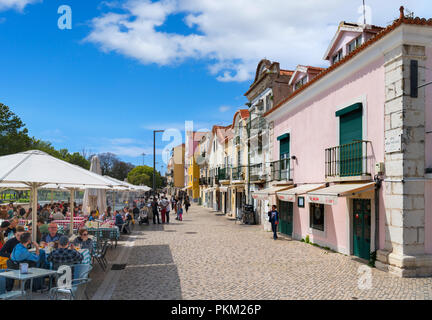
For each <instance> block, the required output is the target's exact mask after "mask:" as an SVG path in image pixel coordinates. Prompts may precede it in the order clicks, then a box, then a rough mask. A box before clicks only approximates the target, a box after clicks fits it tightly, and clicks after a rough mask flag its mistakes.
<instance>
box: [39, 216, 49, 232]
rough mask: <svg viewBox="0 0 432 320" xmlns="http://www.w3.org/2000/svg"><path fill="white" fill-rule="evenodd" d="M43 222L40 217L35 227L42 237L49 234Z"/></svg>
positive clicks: (46, 225)
mask: <svg viewBox="0 0 432 320" xmlns="http://www.w3.org/2000/svg"><path fill="white" fill-rule="evenodd" d="M45 221H46V220H45V219H44V218H42V217H39V218H38V219H37V225H38V227H39V231H40V233H41V234H42V235H45V234H48V233H49V231H48V224H46V223H45Z"/></svg>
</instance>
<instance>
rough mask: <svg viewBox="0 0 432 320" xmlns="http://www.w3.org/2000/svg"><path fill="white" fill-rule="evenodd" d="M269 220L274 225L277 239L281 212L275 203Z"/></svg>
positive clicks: (273, 229) (274, 235)
mask: <svg viewBox="0 0 432 320" xmlns="http://www.w3.org/2000/svg"><path fill="white" fill-rule="evenodd" d="M268 216H269V221H270V223H271V225H272V231H273V239H274V240H276V239H277V238H278V236H277V228H278V224H279V212H278V211H277V207H276V206H275V205H273V206H272V210H271V211H269V212H268Z"/></svg>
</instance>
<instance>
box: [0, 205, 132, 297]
mask: <svg viewBox="0 0 432 320" xmlns="http://www.w3.org/2000/svg"><path fill="white" fill-rule="evenodd" d="M37 208H38V210H37V226H36V228H37V232H36V234H37V237H36V239H32V230H33V226H32V223H31V222H30V221H31V219H32V210H31V208H30V209H27V210H25V209H24V208H23V207H22V206H21V205H17V206H15V205H14V204H12V203H10V204H8V205H3V206H1V207H0V220H3V221H2V222H1V226H0V269H12V270H17V269H18V268H19V264H20V263H27V264H28V265H29V267H38V268H57V267H58V266H59V265H64V264H68V265H73V264H79V263H81V262H82V261H83V255H82V254H81V253H80V252H79V250H80V249H87V250H89V253H90V255H92V253H93V250H94V249H93V248H94V243H93V240H92V239H91V237H90V236H89V232H88V230H87V228H85V227H83V228H81V229H79V230H78V233H77V235H76V236H72V237H71V238H69V236H67V235H66V234H68V232H67V231H68V230H63V232H59V225H58V224H57V223H55V221H56V220H65V219H70V215H71V210H70V208H71V205H70V204H69V203H66V202H61V203H53V204H45V205H43V206H41V205H38V207H37ZM134 214H139V209H138V208H137V204H136V203H134V205H133V208H132V209H129V208H128V207H125V208H124V209H123V210H117V211H115V212H114V213H113V212H112V209H111V207H108V208H107V209H106V210H105V211H104V212H102V213H99V212H98V211H97V210H94V211H91V212H90V215H89V216H84V212H83V210H82V205H76V204H75V205H74V210H73V216H74V217H79V216H84V218H86V219H85V220H84V221H86V220H87V221H98V222H101V223H103V222H105V221H108V220H114V219H115V220H116V221H117V220H119V219H121V220H122V221H123V222H122V223H124V221H130V220H132V219H133V218H132V217H133V215H134ZM21 219H22V220H26V222H27V223H26V224H25V225H19V223H20V220H21ZM122 223H120V225H121V224H122ZM47 252H49V254H47ZM12 287H13V281H12V280H7V283H6V289H7V290H8V291H10V290H12ZM32 289H33V290H40V289H44V286H43V281H42V280H41V281H35V283H34V285H33V288H32Z"/></svg>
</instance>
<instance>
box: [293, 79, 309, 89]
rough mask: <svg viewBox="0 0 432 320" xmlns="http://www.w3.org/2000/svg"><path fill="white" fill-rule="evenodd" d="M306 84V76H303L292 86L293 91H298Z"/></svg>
mask: <svg viewBox="0 0 432 320" xmlns="http://www.w3.org/2000/svg"><path fill="white" fill-rule="evenodd" d="M306 82H307V76H304V77H303V78H301V79H300V80H299V81H297V82H296V83H295V85H294V89H295V90H298V89H300V88H301V87H303V86H304V85H305V84H306Z"/></svg>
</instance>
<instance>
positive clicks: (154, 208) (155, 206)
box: [151, 198, 160, 224]
mask: <svg viewBox="0 0 432 320" xmlns="http://www.w3.org/2000/svg"><path fill="white" fill-rule="evenodd" d="M151 206H152V211H153V224H156V217H157V221H158V224H160V219H159V210H158V202H157V200H156V198H153V202H152V204H151Z"/></svg>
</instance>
